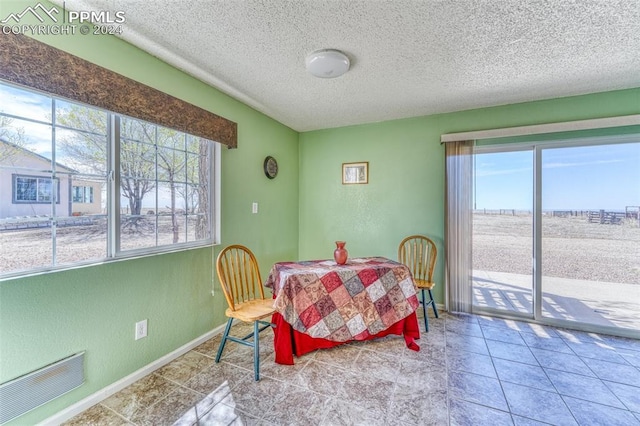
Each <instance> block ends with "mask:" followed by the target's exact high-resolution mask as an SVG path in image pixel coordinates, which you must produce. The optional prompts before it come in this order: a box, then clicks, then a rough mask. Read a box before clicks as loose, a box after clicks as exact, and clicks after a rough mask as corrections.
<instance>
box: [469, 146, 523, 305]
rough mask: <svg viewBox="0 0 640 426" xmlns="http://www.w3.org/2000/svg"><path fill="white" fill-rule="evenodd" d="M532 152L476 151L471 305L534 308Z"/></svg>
mask: <svg viewBox="0 0 640 426" xmlns="http://www.w3.org/2000/svg"><path fill="white" fill-rule="evenodd" d="M532 174H533V151H532V150H531V149H528V150H522V151H499V152H493V150H491V149H489V150H487V151H486V152H482V153H477V154H475V182H474V202H473V238H472V240H473V250H472V255H473V256H472V259H473V304H474V306H476V307H482V308H484V309H486V310H498V311H508V312H516V313H521V314H532V313H533V275H532V269H531V259H532V257H533V251H532V249H533V245H532V238H533V179H532Z"/></svg>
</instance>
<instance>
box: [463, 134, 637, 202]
mask: <svg viewBox="0 0 640 426" xmlns="http://www.w3.org/2000/svg"><path fill="white" fill-rule="evenodd" d="M474 205H475V208H476V209H491V210H495V209H517V210H533V152H532V151H516V152H504V153H484V154H477V155H476V170H475V204H474ZM626 206H640V138H639V139H638V142H634V143H625V144H615V145H597V146H582V147H565V148H547V149H543V151H542V210H600V209H604V210H607V211H624V210H625V207H626Z"/></svg>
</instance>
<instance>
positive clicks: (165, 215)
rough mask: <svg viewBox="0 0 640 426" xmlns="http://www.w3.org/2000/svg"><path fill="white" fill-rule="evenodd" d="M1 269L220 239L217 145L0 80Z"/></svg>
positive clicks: (17, 270)
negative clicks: (218, 237) (0, 102)
mask: <svg viewBox="0 0 640 426" xmlns="http://www.w3.org/2000/svg"><path fill="white" fill-rule="evenodd" d="M0 98H2V100H3V102H2V105H0V186H1V187H2V188H1V190H0V278H2V277H13V276H19V275H22V274H27V273H32V272H35V271H42V270H50V269H55V268H59V267H67V266H70V265H77V264H86V263H93V262H102V261H104V260H107V259H111V258H120V257H128V256H135V255H144V254H150V253H161V252H166V251H174V250H180V249H188V248H192V247H198V246H203V245H211V244H212V243H214V242H216V240H217V235H218V229H217V223H218V222H219V221H218V220H217V217H218V211H219V208H218V206H217V202H218V197H217V194H218V190H217V189H218V187H219V165H218V164H219V156H220V155H219V149H220V148H219V144H218V143H215V142H212V141H209V140H206V139H203V138H200V137H196V136H193V135H190V134H188V133H184V132H179V131H176V130H174V129H169V128H166V127H162V126H158V125H155V124H153V123H149V122H144V121H141V120H137V119H133V118H129V117H125V116H120V115H117V114H114V113H110V112H108V111H103V110H100V109H97V108H93V107H89V106H86V105H81V104H78V103H73V102H68V101H66V100H63V99H59V98H56V97H52V96H48V95H47V94H43V93H39V92H35V91H32V90H29V89H25V88H22V87H17V86H15V85H12V84H7V83H4V82H1V81H0Z"/></svg>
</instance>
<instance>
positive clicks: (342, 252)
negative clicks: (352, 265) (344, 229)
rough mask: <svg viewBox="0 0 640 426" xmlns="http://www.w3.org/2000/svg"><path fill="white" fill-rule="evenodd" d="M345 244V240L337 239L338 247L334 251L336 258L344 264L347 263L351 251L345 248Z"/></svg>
mask: <svg viewBox="0 0 640 426" xmlns="http://www.w3.org/2000/svg"><path fill="white" fill-rule="evenodd" d="M345 244H347V243H346V242H345V241H336V247H337V248H336V249H335V250H334V251H333V258H334V259H335V260H336V263H337V264H338V265H344V264H345V263H347V257H348V256H349V252H347V249H345V248H344V245H345Z"/></svg>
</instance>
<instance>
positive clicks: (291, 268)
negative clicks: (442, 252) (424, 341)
mask: <svg viewBox="0 0 640 426" xmlns="http://www.w3.org/2000/svg"><path fill="white" fill-rule="evenodd" d="M265 286H266V287H269V288H271V289H272V290H273V294H274V298H275V301H274V306H275V308H276V310H277V311H278V313H279V314H280V315H282V317H283V318H284V319H285V321H286V322H287V323H289V324H290V325H291V327H292V328H293V329H294V330H296V331H298V332H301V333H305V334H307V335H309V336H311V337H314V338H322V339H326V340H330V341H333V342H346V341H349V340H366V339H369V338H371V337H372V336H375V335H377V334H379V333H380V332H382V331H384V330H386V329H388V328H389V327H391V326H392V325H394V324H396V323H398V321H400V320H402V319H404V318H407V317H408V316H410V315H412V314H413V313H414V312H415V309H416V308H417V307H418V305H419V301H418V297H417V295H416V288H415V283H414V281H413V277H412V276H411V272H410V271H409V269H408V268H407V267H406V266H405V265H403V264H401V263H398V262H395V261H393V260H390V259H386V258H383V257H369V258H354V259H349V261H348V262H347V263H346V264H345V265H337V264H336V263H335V262H334V261H330V260H317V261H304V262H280V263H276V264H275V265H274V266H273V267H272V268H271V272H270V273H269V277H268V279H267V281H266V283H265Z"/></svg>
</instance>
